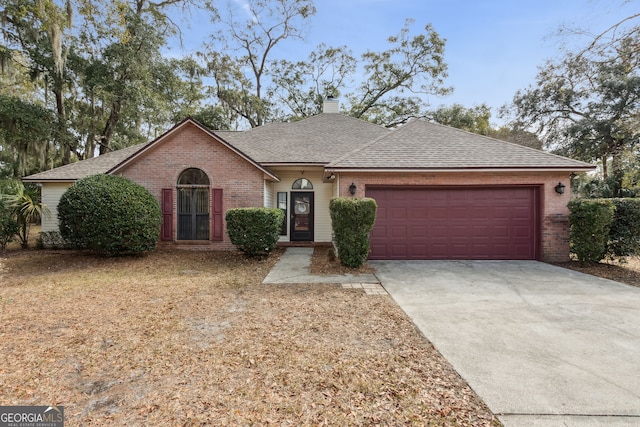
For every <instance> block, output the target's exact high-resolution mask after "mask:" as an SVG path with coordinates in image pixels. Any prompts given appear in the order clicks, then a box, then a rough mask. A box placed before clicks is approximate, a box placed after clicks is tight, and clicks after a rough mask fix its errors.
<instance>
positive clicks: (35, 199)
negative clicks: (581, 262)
mask: <svg viewBox="0 0 640 427" xmlns="http://www.w3.org/2000/svg"><path fill="white" fill-rule="evenodd" d="M2 198H3V199H4V201H5V203H6V204H7V206H8V207H9V210H10V212H11V214H12V216H13V217H14V218H15V221H16V222H17V223H18V239H19V240H20V243H21V245H22V248H24V249H26V248H27V247H28V245H29V230H30V229H31V224H33V223H35V222H37V221H39V220H40V219H41V218H42V215H43V214H44V215H50V213H49V209H48V208H47V207H46V206H45V205H43V204H42V201H41V200H40V189H39V188H38V187H37V186H36V185H33V184H27V185H24V184H22V183H21V182H18V183H16V184H15V185H12V186H11V187H10V190H9V191H8V192H7V193H6V194H4V195H3V196H2Z"/></svg>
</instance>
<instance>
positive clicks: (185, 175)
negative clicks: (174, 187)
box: [178, 168, 209, 186]
mask: <svg viewBox="0 0 640 427" xmlns="http://www.w3.org/2000/svg"><path fill="white" fill-rule="evenodd" d="M180 185H209V177H208V176H207V174H206V173H205V172H204V171H203V170H202V169H198V168H189V169H186V170H185V171H184V172H182V173H181V174H180V178H178V186H180Z"/></svg>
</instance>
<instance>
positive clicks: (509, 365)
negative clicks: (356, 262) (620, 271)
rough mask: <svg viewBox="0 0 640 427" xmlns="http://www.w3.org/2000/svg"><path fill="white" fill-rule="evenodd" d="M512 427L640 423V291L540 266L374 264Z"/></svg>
mask: <svg viewBox="0 0 640 427" xmlns="http://www.w3.org/2000/svg"><path fill="white" fill-rule="evenodd" d="M370 264H371V265H373V266H374V267H375V268H376V276H377V277H378V278H379V279H380V281H381V282H382V284H383V286H384V288H385V289H386V290H387V292H389V294H390V295H391V296H392V297H393V299H394V300H395V301H396V302H397V303H398V304H399V305H400V307H402V309H403V310H404V311H405V312H406V313H407V314H408V315H409V317H411V319H412V320H413V322H414V323H415V324H416V326H417V327H418V328H419V329H420V330H421V331H422V332H423V333H424V335H425V336H426V337H427V339H429V341H431V342H432V343H433V345H434V346H435V347H436V348H437V349H438V350H439V351H440V353H442V355H443V356H444V357H445V358H446V359H447V360H448V361H449V362H450V363H451V365H452V366H453V367H454V369H455V370H456V371H458V373H459V374H460V375H461V376H462V377H463V378H464V379H465V380H466V381H467V382H468V383H469V385H470V386H471V388H473V389H474V390H475V391H476V393H478V395H479V396H480V398H481V399H482V400H484V402H485V403H486V404H487V405H488V406H489V408H490V409H491V410H492V411H493V413H494V414H496V415H497V416H498V418H499V419H500V421H502V423H503V424H504V425H505V426H506V427H525V426H527V427H528V426H551V427H555V426H585V427H586V426H601V425H604V426H625V427H626V426H632V425H634V426H638V425H640V289H639V288H635V287H632V286H627V285H623V284H621V283H617V282H613V281H610V280H605V279H600V278H597V277H593V276H589V275H585V274H581V273H578V272H575V271H571V270H567V269H564V268H559V267H555V266H552V265H549V264H544V263H541V262H535V261H371V262H370Z"/></svg>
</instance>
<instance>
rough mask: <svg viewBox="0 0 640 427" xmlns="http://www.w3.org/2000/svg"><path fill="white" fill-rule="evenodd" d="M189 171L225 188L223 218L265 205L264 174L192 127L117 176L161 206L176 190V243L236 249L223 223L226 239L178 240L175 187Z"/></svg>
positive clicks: (166, 138) (173, 136) (165, 141)
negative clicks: (231, 211)
mask: <svg viewBox="0 0 640 427" xmlns="http://www.w3.org/2000/svg"><path fill="white" fill-rule="evenodd" d="M188 168H198V169H202V170H203V171H204V172H205V173H206V174H207V176H208V177H209V182H210V188H222V189H223V215H222V217H223V218H224V212H226V211H227V210H228V209H231V208H239V207H256V206H258V207H259V206H262V205H263V203H264V194H263V193H264V174H263V172H262V171H260V170H259V169H258V168H256V166H255V165H253V164H251V163H249V162H248V161H247V160H245V159H244V158H242V157H241V156H239V155H238V154H237V153H235V152H233V151H232V150H231V149H229V148H228V147H227V146H225V145H224V144H222V143H220V142H218V141H217V140H215V139H214V138H213V137H212V136H211V135H210V134H208V133H206V132H204V131H203V130H202V129H199V128H198V127H196V126H195V125H193V124H188V125H186V126H184V127H183V128H181V129H180V131H179V132H176V133H173V134H169V135H167V136H166V137H165V138H164V139H163V140H162V141H159V143H157V144H155V145H154V146H153V147H152V148H151V149H150V150H148V151H147V152H145V153H144V154H142V155H141V156H140V157H139V158H136V159H134V160H133V161H132V163H130V164H128V165H126V167H124V168H123V169H122V170H120V171H119V172H118V174H120V175H122V176H125V177H127V178H129V179H131V180H133V181H135V182H137V183H139V184H140V185H142V186H144V187H145V188H146V189H147V190H149V192H151V194H153V195H154V197H156V199H157V200H158V202H159V203H161V201H162V200H161V198H162V189H163V188H172V189H173V192H174V193H173V240H174V244H177V245H180V244H181V243H184V244H189V246H190V247H192V248H202V249H219V250H229V249H234V246H233V245H232V244H231V242H230V241H229V236H228V234H227V228H226V222H225V221H223V224H224V228H223V235H224V237H223V240H222V241H220V242H214V241H210V240H209V241H180V240H176V239H177V200H178V198H177V194H176V185H177V182H178V178H179V176H180V174H181V173H182V172H183V171H184V170H185V169H188Z"/></svg>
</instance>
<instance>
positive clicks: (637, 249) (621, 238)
mask: <svg viewBox="0 0 640 427" xmlns="http://www.w3.org/2000/svg"><path fill="white" fill-rule="evenodd" d="M611 201H612V202H613V205H614V206H615V212H614V215H613V221H612V223H611V229H610V230H609V242H608V244H607V257H608V258H610V259H615V258H617V257H626V256H630V255H637V254H638V253H640V199H612V200H611Z"/></svg>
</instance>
